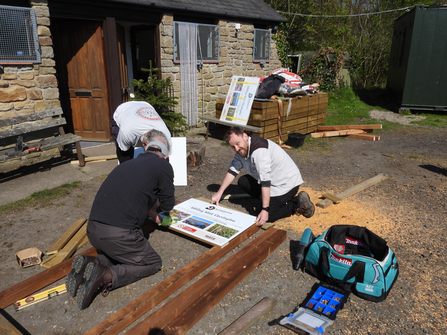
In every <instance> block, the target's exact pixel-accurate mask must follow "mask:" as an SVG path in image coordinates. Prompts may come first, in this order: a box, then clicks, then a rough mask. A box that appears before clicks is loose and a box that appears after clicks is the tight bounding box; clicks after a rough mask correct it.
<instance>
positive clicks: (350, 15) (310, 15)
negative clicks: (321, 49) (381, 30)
mask: <svg viewBox="0 0 447 335" xmlns="http://www.w3.org/2000/svg"><path fill="white" fill-rule="evenodd" d="M410 8H413V6H410V7H405V8H398V9H390V10H384V11H381V12H373V13H362V14H349V15H313V14H299V13H290V12H281V11H276V12H277V13H281V14H289V15H296V16H307V17H356V16H366V15H377V14H384V13H391V12H397V11H400V10H407V9H410Z"/></svg>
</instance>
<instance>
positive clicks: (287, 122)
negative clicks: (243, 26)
mask: <svg viewBox="0 0 447 335" xmlns="http://www.w3.org/2000/svg"><path fill="white" fill-rule="evenodd" d="M282 101H283V112H282V117H281V139H282V140H283V141H286V140H287V138H288V136H289V135H288V134H289V133H301V134H308V133H312V132H314V131H315V130H316V129H317V127H318V126H319V125H322V124H324V123H325V122H326V113H327V103H328V95H327V93H323V92H321V93H317V94H312V95H305V96H297V97H294V98H292V99H290V100H287V99H286V100H282ZM224 104H225V98H217V101H216V118H220V115H221V113H222V109H223V106H224ZM289 104H291V106H290V111H289V113H288V114H287V110H288V108H289ZM278 116H279V106H278V102H277V101H276V100H269V101H263V102H261V101H253V105H252V108H251V113H250V117H249V119H248V122H247V124H248V125H252V126H256V127H262V132H260V133H254V134H256V135H258V136H259V137H262V138H268V139H271V140H274V141H277V140H278V136H279V132H278Z"/></svg>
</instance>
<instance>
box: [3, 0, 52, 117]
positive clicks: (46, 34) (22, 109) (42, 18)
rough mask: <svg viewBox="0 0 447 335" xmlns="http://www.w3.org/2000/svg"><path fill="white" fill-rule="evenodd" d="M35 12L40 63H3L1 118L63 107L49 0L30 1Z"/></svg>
mask: <svg viewBox="0 0 447 335" xmlns="http://www.w3.org/2000/svg"><path fill="white" fill-rule="evenodd" d="M31 7H32V8H34V10H35V12H36V20H37V32H38V35H39V44H40V49H41V57H42V61H41V63H40V64H28V65H8V64H3V68H4V73H3V74H2V75H1V78H0V119H5V118H10V117H14V116H18V115H22V114H30V113H34V112H39V111H43V110H47V109H51V108H57V107H60V101H59V89H58V86H57V80H56V76H55V74H56V69H55V61H54V53H53V41H52V39H51V32H50V12H49V8H48V3H47V1H45V0H44V1H40V2H31Z"/></svg>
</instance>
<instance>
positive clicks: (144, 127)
mask: <svg viewBox="0 0 447 335" xmlns="http://www.w3.org/2000/svg"><path fill="white" fill-rule="evenodd" d="M113 119H114V120H115V122H116V123H117V124H118V127H119V128H120V131H119V133H118V138H117V139H116V142H117V143H118V146H119V147H120V149H121V150H123V151H127V150H129V149H130V148H131V147H141V146H142V145H143V143H142V137H143V135H144V134H145V133H147V132H148V131H149V130H151V129H157V130H159V131H161V132H163V133H164V134H165V135H166V138H167V139H168V141H169V144H170V146H172V142H171V133H170V132H169V129H168V127H166V124H165V123H164V122H163V120H162V119H161V117H160V115H158V113H157V111H156V110H155V108H154V107H152V106H151V105H150V104H148V103H147V102H145V101H128V102H125V103H122V104H121V105H119V106H118V107H117V109H116V110H115V113H113Z"/></svg>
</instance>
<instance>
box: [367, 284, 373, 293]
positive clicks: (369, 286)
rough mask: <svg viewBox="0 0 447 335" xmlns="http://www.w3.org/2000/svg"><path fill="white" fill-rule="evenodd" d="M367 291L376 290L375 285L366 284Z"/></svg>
mask: <svg viewBox="0 0 447 335" xmlns="http://www.w3.org/2000/svg"><path fill="white" fill-rule="evenodd" d="M365 291H368V292H374V286H372V285H366V287H365Z"/></svg>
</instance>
